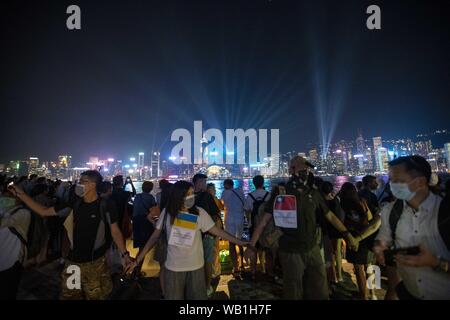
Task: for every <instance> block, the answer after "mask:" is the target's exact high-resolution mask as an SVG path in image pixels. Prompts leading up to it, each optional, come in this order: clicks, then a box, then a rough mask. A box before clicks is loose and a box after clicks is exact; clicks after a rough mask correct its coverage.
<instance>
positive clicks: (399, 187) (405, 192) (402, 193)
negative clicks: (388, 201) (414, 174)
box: [391, 182, 416, 201]
mask: <svg viewBox="0 0 450 320" xmlns="http://www.w3.org/2000/svg"><path fill="white" fill-rule="evenodd" d="M391 191H392V194H393V195H394V197H396V198H397V199H400V200H406V201H409V200H411V199H412V198H414V197H415V195H416V192H412V191H411V190H409V186H408V183H394V182H391Z"/></svg>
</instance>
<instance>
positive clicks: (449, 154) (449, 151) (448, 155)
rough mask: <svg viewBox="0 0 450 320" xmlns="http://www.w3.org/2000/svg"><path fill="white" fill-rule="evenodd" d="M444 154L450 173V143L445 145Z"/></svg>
mask: <svg viewBox="0 0 450 320" xmlns="http://www.w3.org/2000/svg"><path fill="white" fill-rule="evenodd" d="M444 154H445V159H446V160H447V171H448V172H450V142H448V143H446V144H444Z"/></svg>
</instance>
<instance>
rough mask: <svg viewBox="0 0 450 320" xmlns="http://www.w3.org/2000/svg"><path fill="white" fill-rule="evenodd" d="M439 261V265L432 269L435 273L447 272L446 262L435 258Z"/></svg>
mask: <svg viewBox="0 0 450 320" xmlns="http://www.w3.org/2000/svg"><path fill="white" fill-rule="evenodd" d="M437 258H438V260H439V264H438V265H437V266H436V267H434V268H433V269H434V270H435V271H442V272H446V273H447V272H448V261H445V260H444V259H442V258H441V257H437Z"/></svg>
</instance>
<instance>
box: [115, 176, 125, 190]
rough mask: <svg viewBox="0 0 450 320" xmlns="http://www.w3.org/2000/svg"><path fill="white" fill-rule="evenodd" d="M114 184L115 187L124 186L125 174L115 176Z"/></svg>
mask: <svg viewBox="0 0 450 320" xmlns="http://www.w3.org/2000/svg"><path fill="white" fill-rule="evenodd" d="M113 186H114V187H122V186H123V176H122V175H118V176H115V177H114V178H113Z"/></svg>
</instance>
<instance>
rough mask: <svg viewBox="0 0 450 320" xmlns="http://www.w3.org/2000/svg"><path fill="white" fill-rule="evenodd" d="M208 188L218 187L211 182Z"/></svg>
mask: <svg viewBox="0 0 450 320" xmlns="http://www.w3.org/2000/svg"><path fill="white" fill-rule="evenodd" d="M206 187H207V188H211V187H214V188H215V187H216V185H215V184H214V183H212V182H210V183H208V184H207V185H206Z"/></svg>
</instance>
